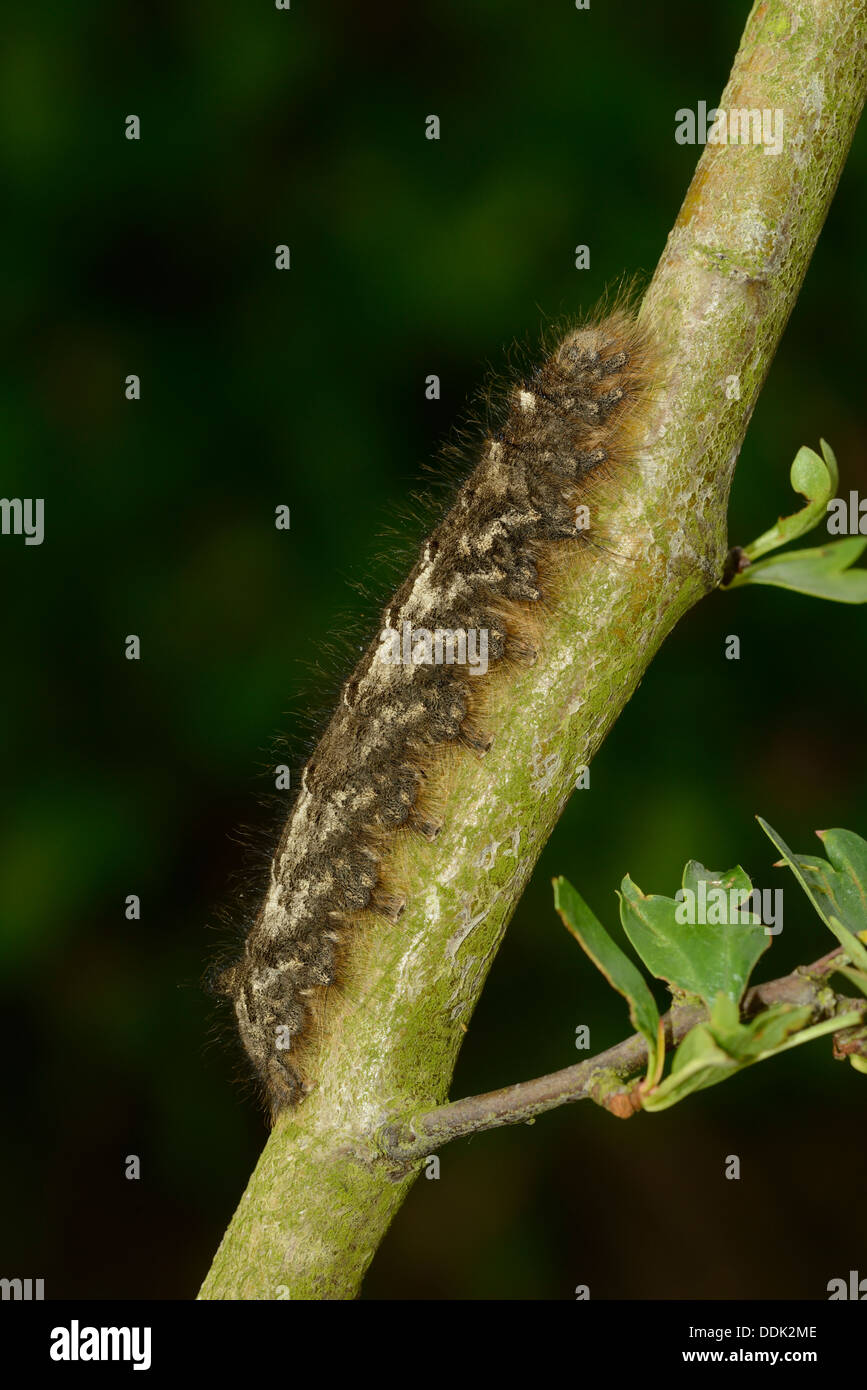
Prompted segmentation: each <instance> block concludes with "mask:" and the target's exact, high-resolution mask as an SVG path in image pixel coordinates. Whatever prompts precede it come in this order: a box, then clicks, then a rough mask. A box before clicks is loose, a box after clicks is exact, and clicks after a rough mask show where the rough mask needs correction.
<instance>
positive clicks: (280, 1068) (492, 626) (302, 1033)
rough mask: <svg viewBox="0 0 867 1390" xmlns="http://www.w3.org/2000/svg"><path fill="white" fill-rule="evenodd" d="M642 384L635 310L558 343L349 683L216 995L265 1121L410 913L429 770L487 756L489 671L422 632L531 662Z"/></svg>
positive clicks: (517, 389)
mask: <svg viewBox="0 0 867 1390" xmlns="http://www.w3.org/2000/svg"><path fill="white" fill-rule="evenodd" d="M648 375H649V352H648V347H647V343H646V340H645V338H644V335H643V333H642V332H641V330H640V329H639V327H638V325H637V323H636V320H635V318H634V316H633V315H632V313H631V312H630V311H629V310H628V309H625V308H623V307H618V308H615V309H614V310H613V311H612V312H610V313H608V314H606V315H605V316H603V317H600V318H598V319H597V320H596V321H591V322H588V323H586V324H584V325H582V326H580V327H578V328H573V329H571V330H570V331H569V332H568V333H566V335H565V336H564V337H563V338H562V339H561V340H560V341H559V343H558V345H557V346H556V347H555V348H554V350H553V351H552V352H550V354H549V355H548V356H547V358H546V360H545V361H544V362H543V363H542V365H541V366H539V367H538V368H537V369H536V370H535V372H533V373H532V374H531V375H530V376H529V378H528V379H527V380H524V381H521V382H519V383H518V384H517V385H515V386H514V388H513V389H512V391H511V393H510V400H509V408H508V412H507V417H506V419H505V423H504V424H503V426H502V428H501V429H499V430H497V431H495V432H494V433H492V434H489V435H488V437H487V438H486V439H485V441H484V442H483V444H482V447H481V457H480V460H479V462H478V464H477V465H476V467H475V468H474V470H473V472H472V473H471V474H470V476H469V477H468V478H467V480H466V482H464V484H463V485H462V486H461V487H460V489H459V490H458V492H457V495H456V497H455V500H454V503H453V505H452V506H451V508H450V510H449V511H448V512H447V514H446V515H445V517H444V518H443V520H442V521H441V522H440V523H439V525H438V526H437V527H436V528H435V529H434V531H433V533H432V534H431V536H430V538H429V540H428V541H427V543H426V544H425V545H424V547H423V549H422V552H421V555H420V557H419V559H418V561H417V562H416V564H415V566H414V568H413V569H412V571H411V573H410V575H409V577H408V578H407V580H406V581H405V582H404V584H403V585H402V586H401V587H400V589H399V590H398V591H397V593H396V594H395V595H394V597H393V599H392V601H391V603H390V604H389V605H388V607H387V608H386V610H385V611H384V613H383V615H382V629H383V632H382V636H381V638H377V639H376V640H374V641H372V642H371V643H370V645H369V646H368V648H367V650H366V651H365V653H364V655H363V657H362V659H361V661H360V662H359V663H358V665H357V666H356V668H355V670H354V671H353V672H352V675H351V676H350V677H349V679H348V680H347V681H346V683H345V685H344V687H343V691H342V698H341V701H340V704H339V707H338V709H337V711H336V713H335V714H334V716H333V717H332V719H331V722H330V723H329V725H328V727H327V728H326V730H325V733H324V734H323V735H322V737H321V739H320V740H319V743H318V744H317V746H316V748H315V750H314V752H313V755H312V757H311V758H310V759H309V761H308V763H307V765H306V767H305V769H304V772H303V776H302V785H301V790H300V792H299V795H298V798H297V800H296V802H295V805H294V807H293V809H292V811H291V813H290V815H289V818H288V820H287V822H286V825H285V827H284V829H283V833H282V835H281V838H280V842H279V845H278V847H277V850H276V853H275V855H274V859H273V862H272V865H271V872H270V883H269V886H268V890H267V893H266V896H265V901H264V902H263V904H262V907H261V909H260V911H259V914H258V916H257V918H256V920H255V922H254V924H253V926H252V927H251V929H250V931H249V933H248V935H247V939H246V942H245V945H244V950H243V954H242V956H241V958H240V960H238V961H237V962H236V963H235V964H233V965H231V966H230V967H229V968H228V969H225V970H223V971H222V973H221V974H220V975H219V977H218V981H217V984H216V989H217V991H218V992H219V993H221V994H225V995H227V996H229V997H231V999H232V1000H233V1002H234V1008H235V1014H236V1016H237V1021H238V1028H239V1031H240V1035H241V1039H242V1041H243V1044H244V1046H245V1048H246V1050H247V1053H248V1054H249V1057H250V1059H251V1061H252V1062H253V1065H254V1067H255V1069H256V1072H257V1074H258V1076H259V1078H260V1080H261V1082H262V1083H263V1086H264V1088H265V1091H266V1094H267V1099H268V1102H269V1105H270V1109H271V1114H272V1117H276V1115H277V1114H278V1113H279V1111H280V1110H281V1109H282V1108H284V1107H285V1106H291V1105H294V1104H296V1103H297V1102H298V1101H299V1100H300V1099H302V1097H303V1096H304V1094H305V1093H306V1092H307V1091H308V1090H309V1089H310V1086H311V1084H312V1080H311V1077H310V1076H309V1075H308V1074H306V1073H307V1068H306V1066H305V1059H306V1058H307V1056H308V1055H309V1048H308V1047H307V1044H308V1042H309V1040H310V1034H311V1030H312V1027H313V1023H314V1019H315V1018H316V1016H317V1013H318V1012H319V1011H318V1009H317V1004H318V1003H319V1002H320V1001H321V999H322V997H323V994H324V991H326V990H327V989H328V987H329V986H330V985H332V984H334V983H335V982H338V981H339V978H340V973H341V969H342V965H343V961H344V959H345V953H346V952H347V951H348V950H350V949H351V943H352V938H353V936H354V935H355V934H356V933H358V932H363V931H367V930H371V929H374V928H375V922H376V918H377V915H381V916H384V917H385V918H387V919H389V920H390V921H395V920H396V919H397V918H398V917H399V916H400V913H401V912H402V910H403V906H404V902H405V899H404V897H403V894H402V893H401V892H399V891H396V889H395V886H394V885H393V884H390V883H389V882H388V879H387V875H386V872H385V867H384V864H383V860H384V857H385V856H386V855H387V852H388V850H389V847H390V844H391V842H392V841H393V839H394V837H395V836H396V834H397V833H399V832H400V831H401V828H403V827H405V828H406V829H408V830H410V831H414V832H416V833H418V834H421V835H423V836H425V837H427V838H428V839H433V838H434V837H435V836H436V834H437V831H438V829H439V826H440V824H441V821H440V818H439V814H438V811H439V809H441V808H436V812H435V810H434V809H433V808H432V807H431V805H430V797H429V796H427V795H426V788H427V787H428V786H429V785H430V782H431V773H432V771H435V768H436V763H437V759H438V758H441V756H442V754H443V752H444V750H445V749H446V748H447V747H455V746H458V747H460V746H464V747H467V748H469V749H472V750H474V751H475V752H476V753H484V752H485V751H486V749H487V747H488V746H489V744H490V740H491V735H490V734H489V733H487V732H485V731H484V730H483V728H482V727H481V725H480V723H479V720H478V713H479V710H480V707H481V699H482V694H481V692H482V690H483V688H484V685H485V682H486V680H488V679H490V676H489V675H487V676H486V675H483V674H482V673H481V665H480V664H478V663H477V665H476V667H475V668H474V667H473V665H471V664H468V663H464V664H462V663H460V662H456V661H454V660H451V661H449V659H448V655H446V657H445V660H442V659H441V660H439V661H437V660H434V661H432V660H431V659H430V657H431V651H432V645H431V642H430V640H429V638H430V635H431V634H436V633H446V634H453V635H457V638H458V640H459V635H460V634H462V633H464V634H468V633H470V632H473V633H476V634H481V633H486V634H487V637H486V641H487V660H488V662H489V663H490V664H491V665H492V666H494V667H496V665H497V663H501V669H508V664H509V659H512V660H518V661H527V660H534V659H535V657H536V652H535V650H534V643H533V641H532V639H531V640H529V641H528V632H529V633H532V630H533V628H532V622H531V621H528V619H530V615H531V614H532V613H533V612H534V609H535V611H538V606H539V605H540V601H541V600H542V599H543V593H542V584H541V582H540V576H542V577H544V575H545V573H546V564H545V562H546V561H547V559H548V557H549V556H550V555H551V553H552V551H554V550H555V549H556V548H557V547H560V548H561V549H562V547H563V544H564V543H567V547H568V546H569V545H574V544H575V543H576V542H580V541H582V540H584V541H586V540H587V539H588V537H589V535H590V530H589V529H588V528H587V527H586V525H583V524H582V523H581V522H578V524H576V516H577V509H578V508H579V507H581V506H582V505H586V503H587V501H588V498H589V497H590V496H591V495H592V489H593V485H594V483H595V481H597V480H598V479H599V478H603V477H605V476H606V475H608V474H609V473H610V472H611V471H612V470H614V469H615V468H617V467H619V466H622V464H623V463H624V462H625V461H626V459H627V458H628V456H629V450H630V442H629V441H630V438H631V431H630V419H631V416H632V414H633V409H632V407H634V405H635V402H636V401H637V399H638V398H639V396H640V395H641V394H642V393H643V392H644V390H645V389H646V387H647V384H648ZM545 597H546V598H550V595H545ZM407 631H409V633H410V634H411V636H410V639H409V641H410V649H409V653H407V652H406V651H404V659H403V660H388V659H385V658H386V657H387V640H388V639H389V638H390V634H392V633H394V634H395V637H394V643H395V647H396V648H399V647H400V646H401V644H402V643H403V640H404V634H405V633H406V632H407ZM424 634H428V637H425V636H424ZM446 650H447V648H446ZM453 652H454V649H452V654H453ZM406 655H409V657H410V659H409V660H406V659H405V658H406ZM445 812H446V814H447V806H446V808H445Z"/></svg>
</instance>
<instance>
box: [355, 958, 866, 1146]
mask: <svg viewBox="0 0 867 1390" xmlns="http://www.w3.org/2000/svg"><path fill="white" fill-rule="evenodd" d="M841 955H842V951H840V950H839V949H838V950H836V951H831V952H830V953H829V954H828V955H826V956H823V957H822V959H821V960H817V961H814V962H813V964H812V965H806V966H799V967H798V969H797V970H794V971H793V972H792V973H791V974H790V975H783V976H781V977H780V978H779V979H777V980H770V981H768V983H767V984H763V985H756V986H754V987H753V988H752V989H750V990H748V992H747V994H746V996H745V998H744V1002H743V1009H742V1012H743V1014H744V1016H745V1017H748V1018H749V1017H753V1016H754V1015H756V1014H759V1013H762V1012H763V1011H764V1010H765V1009H768V1008H770V1006H771V1005H772V1004H781V1003H785V1004H792V1005H793V1006H796V1007H804V1006H806V1005H809V1006H810V1008H811V1009H812V1014H811V1016H810V1019H809V1020H808V1021H807V1022H805V1023H804V1027H805V1028H807V1027H810V1026H812V1025H813V1024H814V1023H817V1022H819V1020H820V1019H826V1018H833V1017H834V1016H835V1015H836V1014H838V1013H844V1012H845V1013H849V1012H852V1011H860V1012H861V1013H863V1012H864V1011H865V1010H867V1000H864V999H861V1000H852V999H847V998H846V997H845V996H844V995H840V994H835V993H834V992H833V990H831V989H829V987H828V985H827V984H826V983H825V981H826V979H827V977H828V975H830V974H832V973H833V971H834V969H835V963H836V960H837V958H838V957H839V956H841ZM706 1018H707V1010H706V1009H705V1008H704V1007H703V1006H702V1005H692V1004H685V1005H674V1006H673V1007H672V1008H671V1009H670V1010H669V1012H668V1013H667V1014H666V1015H665V1017H664V1018H663V1027H664V1030H665V1046H666V1051H668V1050H669V1049H671V1048H672V1047H676V1046H677V1044H678V1043H679V1042H681V1041H682V1040H683V1039H684V1038H685V1037H686V1035H687V1033H688V1032H689V1031H690V1029H692V1028H694V1027H695V1026H696V1024H698V1023H702V1022H704V1021H705V1019H706ZM646 1065H647V1043H646V1041H645V1039H644V1038H643V1037H642V1036H641V1034H640V1033H634V1034H633V1035H632V1036H631V1037H629V1038H625V1039H624V1040H623V1042H620V1043H617V1044H616V1046H615V1047H609V1048H608V1050H607V1051H606V1052H600V1053H599V1054H598V1055H597V1056H596V1057H589V1058H588V1059H587V1060H586V1061H584V1062H579V1063H577V1064H576V1065H575V1066H574V1067H564V1069H563V1070H562V1071H555V1072H550V1073H549V1074H548V1075H547V1076H537V1077H535V1078H534V1079H533V1080H532V1081H521V1082H518V1084H517V1085H515V1086H505V1087H504V1088H503V1089H502V1090H499V1091H488V1092H487V1093H486V1094H485V1095H481V1096H468V1097H467V1098H466V1099H464V1100H458V1101H455V1102H454V1103H453V1104H451V1105H440V1106H437V1107H436V1108H435V1109H433V1110H428V1111H425V1112H423V1113H422V1114H420V1115H414V1116H413V1117H412V1119H410V1120H407V1121H396V1122H392V1123H391V1124H389V1125H387V1126H385V1127H384V1128H383V1129H382V1130H381V1132H380V1135H379V1144H380V1148H381V1150H382V1153H383V1154H384V1155H385V1156H386V1157H387V1158H389V1159H392V1160H395V1161H406V1160H410V1159H417V1158H426V1157H427V1156H428V1155H429V1154H431V1153H432V1152H433V1151H434V1150H435V1149H439V1148H442V1146H443V1145H444V1144H448V1143H449V1142H450V1141H451V1140H452V1139H461V1138H463V1137H464V1136H465V1135H468V1134H481V1133H482V1131H483V1130H486V1129H497V1128H499V1127H500V1126H501V1125H517V1124H527V1123H529V1122H532V1120H533V1119H534V1117H535V1116H536V1115H542V1114H544V1112H545V1111H546V1110H555V1109H556V1108H557V1107H558V1106H560V1105H569V1104H570V1103H571V1102H572V1101H575V1100H588V1099H589V1100H595V1101H597V1103H599V1104H601V1105H604V1106H605V1108H606V1109H607V1110H610V1111H611V1112H612V1113H613V1114H615V1115H618V1116H620V1117H621V1118H626V1117H628V1116H629V1115H631V1114H634V1113H635V1111H636V1110H637V1109H639V1108H640V1100H639V1099H638V1095H637V1086H636V1085H627V1084H626V1082H627V1079H628V1078H629V1077H633V1076H636V1075H637V1074H638V1073H640V1072H641V1071H643V1070H644V1068H645V1067H646ZM612 1082H613V1083H614V1084H612Z"/></svg>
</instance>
